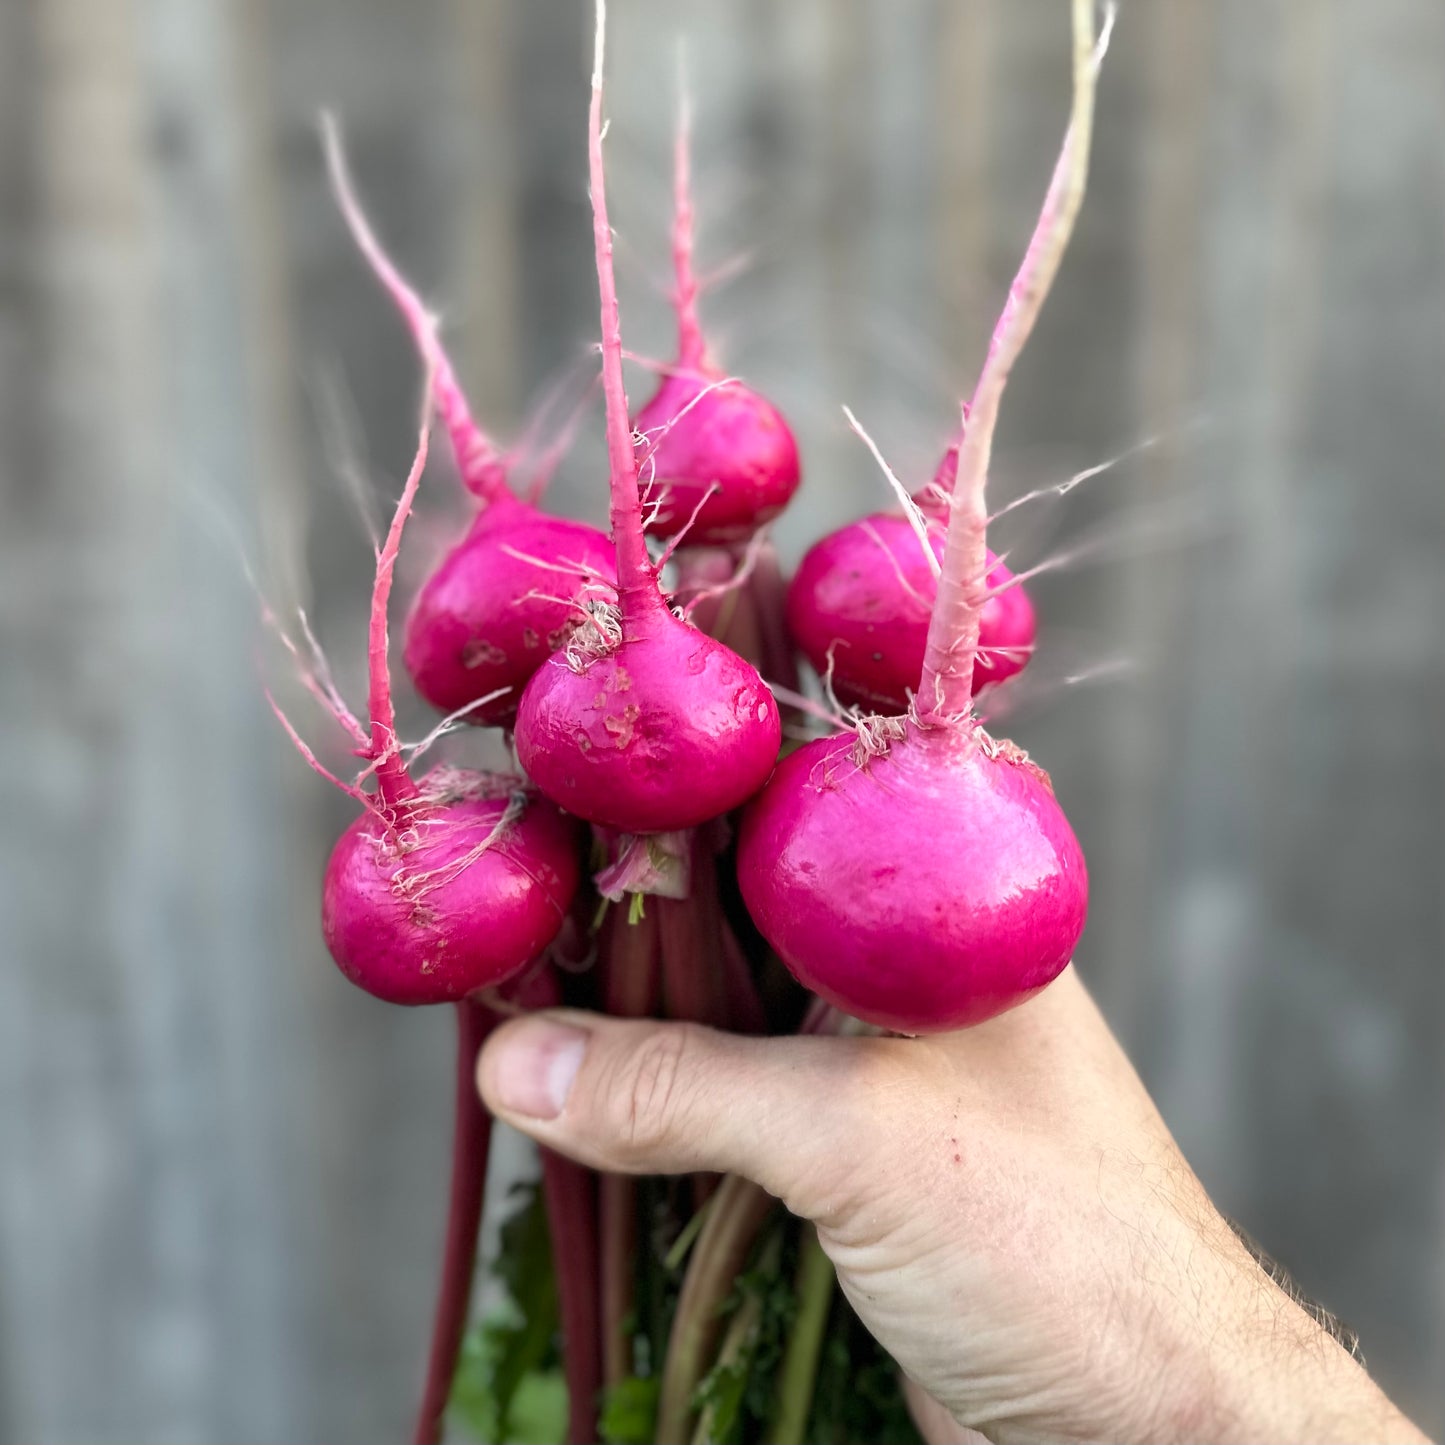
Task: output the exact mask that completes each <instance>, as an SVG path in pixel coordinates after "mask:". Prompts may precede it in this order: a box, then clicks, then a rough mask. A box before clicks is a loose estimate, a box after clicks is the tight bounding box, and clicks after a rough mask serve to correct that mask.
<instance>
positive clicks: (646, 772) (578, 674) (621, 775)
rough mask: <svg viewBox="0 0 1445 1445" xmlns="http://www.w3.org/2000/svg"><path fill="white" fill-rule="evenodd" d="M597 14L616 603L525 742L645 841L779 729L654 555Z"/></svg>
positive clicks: (600, 269) (589, 808) (528, 700)
mask: <svg viewBox="0 0 1445 1445" xmlns="http://www.w3.org/2000/svg"><path fill="white" fill-rule="evenodd" d="M597 12H598V13H597V41H596V51H595V60H594V69H593V75H592V102H591V106H590V107H589V118H588V158H589V168H590V174H591V196H592V216H593V239H594V244H595V248H596V255H597V281H598V290H599V294H600V297H601V316H602V386H603V395H604V397H605V399H606V406H607V452H608V471H609V478H610V486H611V499H612V507H611V511H612V539H613V543H614V545H615V547H616V552H617V607H616V609H615V612H614V613H612V614H610V615H608V616H607V617H605V618H600V617H598V618H594V619H593V626H592V628H591V629H590V630H586V629H584V630H580V631H579V632H578V633H577V634H576V635H575V636H574V639H573V642H572V643H571V644H570V645H569V646H568V647H567V648H566V649H564V650H563V651H561V652H559V653H557V654H556V655H554V656H553V657H552V658H551V659H550V660H549V661H548V662H546V663H544V664H543V666H542V667H541V668H540V669H538V671H537V672H536V673H535V674H534V675H533V678H532V680H531V682H530V683H528V684H527V688H526V691H525V692H524V693H523V694H522V702H521V706H520V708H519V709H518V713H517V724H516V745H517V755H518V758H519V759H520V761H521V763H522V766H523V767H524V768H525V769H526V772H527V775H528V776H529V777H530V778H531V779H532V780H533V782H535V783H536V785H537V786H538V788H540V789H541V790H542V792H543V793H545V794H546V795H547V796H548V797H549V798H551V799H553V801H555V802H557V803H559V804H560V805H561V806H563V807H565V808H566V809H567V810H568V811H569V812H571V813H575V814H576V815H577V816H578V817H581V818H585V819H587V820H588V821H589V822H592V823H597V824H601V825H603V826H605V827H608V828H614V829H617V830H619V831H621V832H624V833H629V834H646V833H660V832H668V831H671V830H676V829H683V828H691V827H694V826H696V825H697V824H699V823H703V822H706V821H707V820H708V819H710V818H715V817H717V816H719V815H720V814H722V813H726V812H728V811H729V810H730V809H732V808H735V807H737V806H738V804H740V803H742V802H743V801H744V800H746V799H747V798H749V797H751V796H752V794H753V793H755V792H756V791H757V790H758V788H759V787H761V786H762V784H763V782H764V781H765V780H766V779H767V777H768V775H769V773H771V772H772V769H773V764H774V762H775V761H776V758H777V752H778V745H779V742H780V741H781V722H780V719H779V716H778V707H777V704H776V702H774V700H773V696H772V693H771V692H770V691H769V690H768V688H767V686H766V685H765V684H764V683H763V680H762V679H761V678H760V677H759V676H758V673H757V671H756V669H755V668H753V667H752V666H751V665H750V664H749V663H747V662H745V661H744V660H743V659H742V658H740V657H738V656H737V654H736V653H734V652H732V651H730V650H729V649H728V648H726V647H724V646H723V645H722V644H721V643H718V642H715V641H714V640H713V639H712V638H710V637H708V636H706V635H705V634H704V633H701V632H699V631H698V630H697V629H696V628H694V627H691V626H689V625H688V624H687V623H686V622H684V621H683V620H682V619H680V618H678V617H676V616H675V615H674V614H673V613H672V611H671V610H670V608H669V607H668V605H667V602H666V600H665V599H664V597H663V595H662V592H661V590H660V588H659V583H658V575H657V568H656V567H655V566H654V564H653V562H652V560H651V558H650V557H649V555H648V552H647V545H646V541H645V540H644V536H643V528H642V507H641V499H640V497H639V493H638V472H637V456H636V452H635V450H634V445H633V434H632V426H631V423H630V422H629V420H628V414H627V396H626V391H625V388H624V384H623V377H622V334H621V329H620V324H619V317H618V306H617V285H616V281H615V279H614V277H613V270H612V232H611V228H610V226H609V224H608V219H607V196H606V181H605V177H604V174H603V164H602V59H603V35H604V26H605V5H603V4H601V3H599V4H598V7H597Z"/></svg>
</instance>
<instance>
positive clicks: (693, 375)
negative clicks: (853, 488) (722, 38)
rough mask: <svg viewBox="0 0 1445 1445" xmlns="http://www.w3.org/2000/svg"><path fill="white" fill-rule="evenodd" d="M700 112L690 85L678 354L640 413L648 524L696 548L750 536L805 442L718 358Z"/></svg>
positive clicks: (682, 146) (683, 143) (683, 152)
mask: <svg viewBox="0 0 1445 1445" xmlns="http://www.w3.org/2000/svg"><path fill="white" fill-rule="evenodd" d="M690 143H691V124H690V112H689V106H688V100H687V94H686V88H685V87H684V88H683V94H682V99H681V104H680V108H679V118H678V127H677V137H676V141H675V145H674V151H673V156H674V165H673V199H674V205H673V228H672V258H673V272H674V285H673V306H674V309H675V310H676V313H677V357H676V359H675V360H674V362H673V364H672V365H671V366H670V367H668V368H667V370H666V372H665V374H664V376H663V379H662V382H661V384H660V385H659V386H658V389H657V391H656V392H655V393H654V395H653V397H652V399H651V400H650V401H649V402H648V403H647V404H646V405H645V406H644V407H643V408H642V410H641V411H640V412H638V414H637V418H636V427H637V430H638V431H639V432H640V433H641V435H642V443H641V446H640V448H639V461H640V464H641V467H642V479H643V490H644V497H645V500H646V502H647V505H648V518H647V530H648V532H650V533H651V534H652V535H654V536H658V537H671V536H674V535H676V534H678V533H679V532H682V531H683V530H684V529H685V530H686V534H687V542H688V545H689V546H715V545H727V544H730V543H737V542H745V541H746V540H747V539H748V538H749V537H751V536H752V534H753V533H754V532H755V531H757V529H758V528H759V527H761V526H762V525H764V524H765V523H767V522H769V521H771V520H772V519H773V518H774V517H776V516H777V515H778V513H779V512H781V511H782V510H783V508H784V507H785V506H786V505H787V503H788V500H789V498H790V497H792V495H793V493H794V492H795V491H796V490H797V488H798V479H799V476H800V472H799V466H798V446H797V443H796V442H795V441H794V439H793V433H792V431H791V430H790V429H789V427H788V424H787V422H786V421H784V420H783V417H782V414H781V413H780V412H779V411H778V409H777V408H776V407H775V406H774V405H773V404H772V403H771V402H770V401H768V400H767V398H766V397H764V396H761V395H760V394H759V393H758V392H756V391H754V390H753V389H752V388H751V387H748V386H745V385H744V384H743V383H742V382H740V381H738V380H736V379H735V378H728V377H724V375H723V373H722V372H720V371H719V370H717V368H716V367H715V366H713V365H712V363H711V362H710V361H709V359H708V355H707V345H706V342H705V340H704V338H703V331H702V324H701V321H700V319H699V316H698V290H699V286H698V281H697V277H696V274H695V272H694V270H693V206H692V191H691V175H690V170H691V167H690V161H689V147H690Z"/></svg>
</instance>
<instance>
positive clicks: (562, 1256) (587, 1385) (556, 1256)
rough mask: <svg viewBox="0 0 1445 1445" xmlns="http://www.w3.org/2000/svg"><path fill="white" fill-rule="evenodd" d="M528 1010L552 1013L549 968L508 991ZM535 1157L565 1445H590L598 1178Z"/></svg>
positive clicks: (569, 1164) (557, 998) (596, 1377)
mask: <svg viewBox="0 0 1445 1445" xmlns="http://www.w3.org/2000/svg"><path fill="white" fill-rule="evenodd" d="M508 992H509V996H510V997H511V998H513V999H514V1000H515V1001H516V1002H517V1003H519V1004H521V1005H523V1006H524V1007H526V1008H529V1009H542V1008H555V1007H556V1006H557V1005H558V1004H560V1003H561V1002H562V991H561V989H560V988H559V987H558V983H557V976H556V974H555V973H554V972H553V970H552V969H551V968H541V969H538V970H537V971H536V972H535V973H533V974H530V975H529V976H528V977H527V978H526V979H525V980H524V981H522V982H521V983H520V984H518V985H516V986H515V987H513V988H512V989H511V990H509V991H508ZM539 1152H540V1156H541V1162H542V1201H543V1203H544V1205H545V1206H546V1209H547V1230H548V1233H549V1235H550V1236H551V1240H552V1273H553V1277H554V1278H555V1280H556V1282H557V1310H558V1316H559V1319H560V1322H561V1326H562V1367H563V1371H564V1373H565V1374H566V1377H567V1441H568V1445H595V1441H596V1439H597V1396H598V1392H599V1391H600V1390H601V1388H602V1358H601V1348H600V1342H599V1340H598V1323H599V1315H598V1297H597V1296H598V1254H597V1243H598V1241H597V1185H596V1178H597V1176H596V1175H595V1174H593V1172H592V1171H591V1170H590V1169H586V1168H584V1167H583V1166H582V1165H581V1164H576V1163H574V1162H573V1161H572V1160H571V1159H564V1158H563V1157H562V1155H560V1154H554V1153H553V1152H552V1150H550V1149H542V1150H541V1151H539Z"/></svg>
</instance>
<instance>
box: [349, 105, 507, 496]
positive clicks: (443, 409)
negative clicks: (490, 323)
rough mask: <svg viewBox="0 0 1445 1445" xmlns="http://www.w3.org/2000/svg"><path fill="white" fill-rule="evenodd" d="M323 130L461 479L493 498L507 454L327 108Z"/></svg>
mask: <svg viewBox="0 0 1445 1445" xmlns="http://www.w3.org/2000/svg"><path fill="white" fill-rule="evenodd" d="M321 135H322V142H323V144H324V146H325V148H326V166H327V169H328V171H329V172H330V174H331V189H332V191H333V192H334V194H335V196H336V204H337V206H338V207H339V208H340V210H341V214H342V217H343V218H344V219H345V221H346V224H347V227H348V229H349V230H350V231H351V235H352V239H353V240H355V242H356V246H357V249H358V250H359V251H360V252H361V254H362V255H363V256H364V257H365V258H366V262H367V265H369V266H370V267H371V269H372V271H373V272H375V274H376V276H377V279H378V280H380V282H381V284H382V286H383V287H385V288H386V292H387V294H388V295H389V296H390V297H391V299H392V301H393V302H394V303H395V304H396V308H397V310H398V311H400V312H401V315H402V319H403V320H404V321H405V322H406V325H407V329H408V330H409V331H410V332H411V335H412V339H413V341H414V342H415V343H416V348H417V350H418V352H420V353H421V358H422V362H423V364H424V365H426V366H427V367H429V368H430V369H431V370H432V371H433V372H434V373H435V378H436V379H435V382H434V383H433V396H434V399H435V403H436V408H437V411H438V412H439V413H440V414H441V419H442V424H443V425H444V426H445V427H446V429H447V435H448V436H450V438H451V443H452V451H453V453H454V455H455V456H456V462H457V471H458V472H460V474H461V478H462V483H463V485H464V486H465V487H466V489H467V490H468V491H469V492H471V493H473V494H474V495H475V496H477V497H480V498H482V500H483V501H488V502H490V501H493V500H495V499H496V498H497V497H499V496H502V495H505V494H506V492H507V490H508V488H507V466H506V462H505V459H504V458H503V456H502V454H501V452H500V451H498V449H497V447H496V445H495V444H494V443H493V442H492V440H491V438H490V437H488V436H487V434H486V433H485V432H484V431H483V430H482V429H481V427H479V426H478V425H477V423H476V421H475V419H474V418H473V416H472V412H471V408H470V407H469V406H468V405H467V398H466V396H465V394H464V393H463V391H462V387H461V383H460V382H459V381H458V380H457V375H456V372H455V370H454V369H453V367H452V363H451V359H450V357H448V356H447V353H446V349H445V348H444V347H443V346H442V342H441V335H440V332H439V330H438V326H439V323H438V319H437V317H436V316H435V315H434V314H433V313H432V312H431V311H430V310H428V309H427V306H426V303H425V302H424V301H423V300H422V299H421V297H420V296H419V295H418V294H417V292H416V289H415V287H413V286H412V284H411V282H409V281H408V280H407V279H406V277H405V276H403V275H402V274H401V272H400V271H399V270H398V269H397V267H396V264H395V262H393V261H392V259H391V257H390V256H389V255H387V253H386V251H385V249H384V248H383V247H382V244H381V242H380V241H379V240H378V239H377V237H376V233H375V232H374V231H373V230H372V229H371V223H370V222H369V221H368V220H367V219H366V213H365V211H363V210H362V208H361V202H360V201H359V200H358V199H357V196H356V190H355V187H354V186H353V184H352V180H351V172H350V170H349V168H348V167H347V164H346V152H345V150H344V148H343V146H342V143H341V129H340V127H339V126H338V125H337V123H336V117H335V116H333V115H331V114H330V113H328V112H323V113H322V116H321Z"/></svg>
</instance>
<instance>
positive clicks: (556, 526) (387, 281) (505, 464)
mask: <svg viewBox="0 0 1445 1445" xmlns="http://www.w3.org/2000/svg"><path fill="white" fill-rule="evenodd" d="M322 133H323V137H324V141H325V146H326V159H327V164H328V166H329V169H330V173H331V182H332V189H333V190H334V191H335V194H336V200H337V204H338V206H339V207H340V209H341V212H342V215H343V216H344V217H345V219H346V223H347V226H348V227H349V228H350V230H351V234H352V236H353V237H354V239H355V241H356V244H357V247H358V248H359V249H360V251H361V253H362V255H363V256H364V257H365V258H366V261H367V263H368V264H369V265H370V267H371V269H372V271H373V272H375V274H376V276H377V278H378V280H380V282H381V284H382V286H383V287H384V288H385V289H386V291H387V294H388V295H389V296H390V297H391V299H392V301H393V302H395V304H396V306H397V309H398V310H399V311H400V312H401V314H402V317H403V319H404V320H405V321H406V324H407V327H408V329H409V330H410V331H411V334H412V338H413V340H414V341H415V343H416V347H417V350H418V351H419V353H420V354H421V357H422V359H423V361H424V362H425V363H426V364H427V365H428V366H430V367H431V368H432V369H433V371H434V374H435V383H434V387H435V396H436V404H437V410H438V412H439V413H440V415H441V418H442V421H443V423H444V425H445V426H446V429H447V434H448V436H449V437H450V439H451V444H452V451H453V454H454V455H455V458H456V464H457V470H458V471H459V472H460V474H461V480H462V483H463V485H464V486H465V487H466V489H467V491H468V492H470V493H471V494H472V496H473V497H474V498H475V499H476V501H477V504H478V507H479V510H478V512H477V515H476V517H475V519H474V520H473V522H472V524H471V527H470V528H469V529H468V531H467V533H466V535H465V536H464V537H463V538H462V539H461V541H460V542H458V543H457V544H456V546H454V547H453V548H452V549H451V551H450V552H448V553H447V555H446V556H445V557H444V558H443V559H442V561H441V563H440V565H439V566H438V567H437V568H436V570H435V571H434V572H433V573H432V574H431V576H430V577H429V578H428V579H427V581H426V582H425V583H424V584H423V586H422V587H421V590H420V591H419V592H418V593H417V596H416V600H415V601H414V603H413V604H412V608H411V611H410V613H409V614H408V616H407V621H406V637H405V646H404V650H403V654H402V655H403V660H404V662H405V664H406V669H407V671H408V672H409V673H410V674H411V678H412V681H413V682H414V683H415V684H416V689H417V691H418V692H419V693H420V694H421V695H422V696H423V697H424V698H425V699H426V700H427V701H428V702H429V703H431V704H432V706H433V707H436V708H438V709H440V710H441V711H442V712H445V713H454V712H456V713H464V715H465V716H466V717H467V718H468V720H470V721H472V722H476V723H482V724H503V725H505V724H507V723H510V721H511V720H512V717H513V716H514V715H515V713H516V711H517V701H518V699H519V698H520V697H521V693H522V688H523V687H524V686H525V685H526V682H527V679H528V678H530V677H531V675H532V674H533V672H535V671H536V670H537V668H538V667H539V666H540V665H541V664H542V663H543V662H544V661H545V660H546V659H547V658H548V657H549V656H550V655H551V654H552V653H553V652H555V651H556V650H557V648H558V647H560V646H561V645H562V644H563V642H565V641H566V639H567V637H568V636H569V635H570V633H571V631H572V629H573V628H574V627H575V626H576V625H577V624H578V622H579V620H580V619H581V618H583V617H584V616H585V615H586V612H587V609H588V607H589V606H591V605H593V603H594V602H596V601H598V600H600V599H602V598H606V597H610V595H611V591H612V574H613V555H612V548H611V545H610V544H609V542H608V540H607V538H606V537H605V536H604V535H603V534H602V533H601V532H599V531H598V530H597V528H595V527H590V526H588V525H587V524H586V523H584V522H576V521H570V520H568V519H565V518H561V517H553V516H549V515H548V514H547V513H546V512H543V511H540V510H539V509H538V508H537V507H535V506H533V505H532V504H531V503H530V502H528V501H524V500H523V499H522V498H520V497H518V496H517V495H515V494H514V493H513V491H512V489H511V487H510V485H509V476H510V472H511V466H512V460H513V459H512V458H511V457H510V456H509V455H508V454H506V453H504V452H502V451H501V450H500V449H499V448H498V447H497V446H496V444H495V443H494V442H493V441H492V440H491V438H490V437H489V436H488V435H487V434H486V432H485V431H483V430H482V428H481V427H480V426H478V425H477V422H476V420H475V419H474V417H473V416H472V412H471V408H470V407H469V406H468V405H467V399H466V396H465V395H464V393H463V391H462V388H461V384H460V383H459V382H458V380H457V377H456V372H455V371H454V369H453V367H452V364H451V361H450V360H449V358H448V357H447V354H446V350H445V348H444V347H443V346H442V343H441V337H440V335H439V334H438V322H437V318H436V317H435V316H433V315H432V314H431V313H430V312H429V311H428V310H427V308H426V306H425V305H424V304H423V302H422V300H421V298H420V297H419V296H418V295H417V293H416V291H415V290H414V289H413V288H412V286H411V285H410V283H409V282H408V281H407V280H406V278H405V277H404V276H402V274H401V272H400V271H399V270H398V269H397V268H396V266H395V264H394V263H393V262H392V260H391V258H390V257H389V256H388V255H387V254H386V252H385V251H384V250H383V249H382V246H381V243H380V242H379V241H378V240H377V238H376V236H375V234H374V233H373V231H372V229H371V226H370V223H369V222H368V221H367V219H366V216H365V213H364V212H363V211H362V209H361V204H360V202H359V201H358V199H357V197H356V193H355V190H354V188H353V186H352V183H351V177H350V175H349V173H348V170H347V166H346V157H345V154H344V152H343V150H342V147H341V137H340V132H339V130H338V129H337V126H336V123H335V121H334V120H333V119H332V118H331V117H330V116H326V117H323V122H322Z"/></svg>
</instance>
